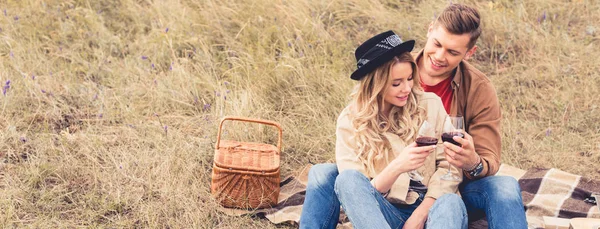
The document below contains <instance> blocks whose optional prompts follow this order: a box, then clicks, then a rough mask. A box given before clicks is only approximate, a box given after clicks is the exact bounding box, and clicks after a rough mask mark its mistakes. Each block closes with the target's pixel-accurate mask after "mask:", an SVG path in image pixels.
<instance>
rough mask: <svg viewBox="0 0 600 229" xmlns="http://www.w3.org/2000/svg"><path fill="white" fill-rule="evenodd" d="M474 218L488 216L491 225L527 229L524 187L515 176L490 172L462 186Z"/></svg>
mask: <svg viewBox="0 0 600 229" xmlns="http://www.w3.org/2000/svg"><path fill="white" fill-rule="evenodd" d="M459 190H460V194H461V196H462V198H463V201H464V202H465V205H466V207H467V212H468V213H469V219H470V220H476V219H479V218H482V217H484V216H487V221H488V228H490V229H495V228H514V229H522V228H523V229H526V228H527V220H526V218H525V209H524V208H523V201H522V199H521V189H520V188H519V183H518V182H517V180H515V178H513V177H509V176H489V177H485V178H482V179H479V180H474V181H466V182H463V183H462V184H461V185H460V186H459Z"/></svg>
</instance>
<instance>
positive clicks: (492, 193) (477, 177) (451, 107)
mask: <svg viewBox="0 0 600 229" xmlns="http://www.w3.org/2000/svg"><path fill="white" fill-rule="evenodd" d="M480 24H481V19H480V16H479V12H478V11H477V10H476V9H474V8H471V7H468V6H465V5H460V4H452V5H450V6H448V7H447V8H446V9H444V11H443V12H442V13H441V14H440V15H439V17H438V18H437V19H436V20H435V21H434V22H432V23H431V24H430V25H429V28H428V31H427V42H426V44H425V47H424V49H423V50H422V51H421V52H419V53H417V54H415V60H416V61H417V65H418V69H419V72H420V79H421V85H422V87H423V89H424V90H425V91H427V92H433V93H435V94H437V95H438V96H439V97H440V98H441V99H442V102H443V103H444V108H445V109H446V112H448V114H450V115H451V116H463V117H464V121H465V130H466V132H467V134H465V137H464V139H463V138H460V137H455V138H454V139H455V141H457V142H459V143H460V144H462V147H460V146H456V145H453V144H451V143H449V142H444V148H445V152H446V159H447V160H448V161H449V162H450V163H451V164H452V165H454V166H456V167H458V168H461V169H462V170H463V173H464V177H465V180H464V181H463V183H462V184H461V186H460V187H459V190H460V193H461V195H462V197H463V201H464V202H465V205H466V207H467V211H468V214H469V218H470V219H471V220H473V219H477V218H478V217H479V218H481V216H482V215H483V213H485V215H486V216H487V221H488V225H489V228H517V229H518V228H527V221H526V218H525V211H524V209H523V203H522V199H521V193H520V188H519V184H518V183H517V181H516V180H515V179H514V178H512V177H507V176H494V174H496V172H497V171H498V169H499V167H500V151H501V139H500V120H501V117H502V116H501V114H500V105H499V103H498V98H497V96H496V90H495V89H494V86H493V85H492V84H491V82H490V81H489V79H488V78H487V77H486V76H485V75H484V74H483V73H481V72H480V71H479V70H477V69H476V68H474V67H473V66H471V65H470V64H469V63H467V62H466V61H467V60H468V59H469V58H471V57H472V56H473V54H475V51H476V50H477V46H476V45H475V43H476V41H477V39H478V38H479V35H480V34H481V27H480Z"/></svg>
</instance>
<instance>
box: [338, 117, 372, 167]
mask: <svg viewBox="0 0 600 229" xmlns="http://www.w3.org/2000/svg"><path fill="white" fill-rule="evenodd" d="M347 110H348V108H346V109H345V110H344V111H342V113H341V114H340V116H339V117H338V120H337V124H336V130H335V161H336V164H337V167H338V172H339V173H341V172H342V171H344V170H348V169H354V170H358V171H359V172H361V173H362V174H364V175H365V176H367V177H369V176H368V173H367V170H366V166H365V165H364V164H363V163H362V162H361V161H360V160H359V159H358V155H357V154H356V151H357V149H358V147H357V146H356V141H355V140H354V139H353V138H354V129H353V128H352V124H351V123H350V119H349V117H348V112H347Z"/></svg>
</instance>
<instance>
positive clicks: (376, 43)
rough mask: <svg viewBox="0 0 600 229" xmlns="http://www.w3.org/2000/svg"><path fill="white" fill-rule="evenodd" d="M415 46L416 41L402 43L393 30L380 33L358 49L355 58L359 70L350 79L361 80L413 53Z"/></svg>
mask: <svg viewBox="0 0 600 229" xmlns="http://www.w3.org/2000/svg"><path fill="white" fill-rule="evenodd" d="M414 46H415V41H414V40H409V41H406V42H402V39H400V36H398V35H396V33H394V31H392V30H390V31H387V32H383V33H380V34H378V35H376V36H374V37H372V38H371V39H369V40H367V41H365V42H364V43H363V44H361V45H360V46H358V48H356V51H355V52H354V56H355V57H356V67H357V69H356V71H354V72H353V73H352V75H351V76H350V78H352V79H353V80H360V79H362V78H363V77H364V76H365V75H367V74H369V73H370V72H372V71H373V70H375V69H376V68H377V67H379V66H381V65H382V64H384V63H386V62H388V61H390V60H391V59H392V58H394V57H395V56H398V55H400V54H402V53H404V52H410V51H412V50H413V47H414Z"/></svg>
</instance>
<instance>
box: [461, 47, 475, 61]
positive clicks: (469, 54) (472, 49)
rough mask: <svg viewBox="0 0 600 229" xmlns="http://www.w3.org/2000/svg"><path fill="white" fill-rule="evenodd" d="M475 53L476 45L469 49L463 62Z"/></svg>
mask: <svg viewBox="0 0 600 229" xmlns="http://www.w3.org/2000/svg"><path fill="white" fill-rule="evenodd" d="M475 51H477V45H473V48H471V49H469V51H467V54H466V55H465V58H463V59H464V60H469V59H471V57H472V56H473V55H475Z"/></svg>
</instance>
